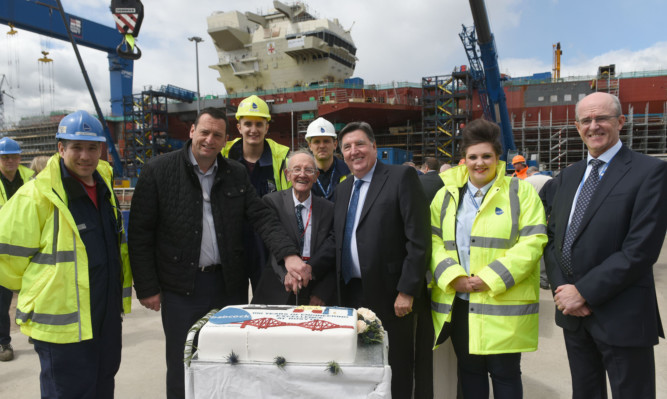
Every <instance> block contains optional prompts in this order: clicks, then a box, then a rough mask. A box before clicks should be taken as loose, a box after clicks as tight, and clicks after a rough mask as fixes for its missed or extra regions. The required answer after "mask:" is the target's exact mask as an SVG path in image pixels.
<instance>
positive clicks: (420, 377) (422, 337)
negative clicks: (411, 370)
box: [415, 295, 434, 399]
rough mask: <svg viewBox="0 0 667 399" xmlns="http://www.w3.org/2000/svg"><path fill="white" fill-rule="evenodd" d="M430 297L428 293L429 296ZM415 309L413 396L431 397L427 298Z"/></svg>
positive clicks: (430, 345) (430, 347) (431, 371)
mask: <svg viewBox="0 0 667 399" xmlns="http://www.w3.org/2000/svg"><path fill="white" fill-rule="evenodd" d="M428 298H430V295H429V297H428ZM417 306H418V308H417V309H415V312H416V319H417V326H416V328H417V329H416V331H415V398H419V399H422V398H423V399H430V398H433V337H434V331H433V318H432V317H431V306H430V303H429V301H428V300H424V301H422V303H421V304H419V305H417Z"/></svg>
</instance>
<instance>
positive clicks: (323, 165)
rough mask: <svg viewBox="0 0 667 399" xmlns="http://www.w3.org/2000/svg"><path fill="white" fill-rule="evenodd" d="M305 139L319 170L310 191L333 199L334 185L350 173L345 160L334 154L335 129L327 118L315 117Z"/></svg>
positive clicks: (336, 142) (336, 141) (336, 143)
mask: <svg viewBox="0 0 667 399" xmlns="http://www.w3.org/2000/svg"><path fill="white" fill-rule="evenodd" d="M306 141H307V142H308V148H310V151H311V152H312V153H313V155H314V156H315V161H316V162H317V169H319V171H320V175H319V177H318V178H317V181H316V182H315V184H313V189H312V193H313V194H314V195H316V196H318V197H324V198H326V199H328V200H330V201H333V194H334V191H335V190H336V186H337V185H338V183H340V182H342V181H343V180H345V177H346V176H347V175H348V174H350V168H348V167H347V165H346V164H345V162H343V161H342V160H340V159H338V158H337V157H336V156H334V151H335V150H336V146H338V140H337V139H336V129H335V128H334V125H333V124H332V123H331V122H329V121H328V120H326V119H324V118H317V119H315V120H314V121H312V122H311V123H310V125H308V130H307V131H306Z"/></svg>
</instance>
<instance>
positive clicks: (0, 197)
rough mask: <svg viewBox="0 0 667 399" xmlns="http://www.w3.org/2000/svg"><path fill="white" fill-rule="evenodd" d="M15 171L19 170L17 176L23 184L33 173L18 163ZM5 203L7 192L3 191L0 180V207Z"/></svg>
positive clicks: (3, 187) (3, 186)
mask: <svg viewBox="0 0 667 399" xmlns="http://www.w3.org/2000/svg"><path fill="white" fill-rule="evenodd" d="M17 172H19V173H18V176H17V177H20V178H21V180H23V184H26V183H27V182H28V180H30V178H31V177H32V175H34V174H35V171H34V170H32V169H30V168H26V167H25V166H23V165H19V168H18V170H17ZM6 203H7V192H6V191H5V185H4V184H2V183H1V182H0V208H1V207H3V206H4V205H5V204H6Z"/></svg>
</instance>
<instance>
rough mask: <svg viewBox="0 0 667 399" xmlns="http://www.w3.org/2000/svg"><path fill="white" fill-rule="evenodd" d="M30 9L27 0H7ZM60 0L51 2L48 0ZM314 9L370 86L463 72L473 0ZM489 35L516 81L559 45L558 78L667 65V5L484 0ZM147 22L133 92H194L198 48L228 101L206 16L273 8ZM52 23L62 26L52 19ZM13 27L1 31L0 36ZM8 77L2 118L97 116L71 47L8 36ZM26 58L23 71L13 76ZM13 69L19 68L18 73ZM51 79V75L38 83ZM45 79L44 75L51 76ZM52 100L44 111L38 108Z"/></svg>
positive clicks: (236, 4)
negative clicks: (606, 68) (342, 36)
mask: <svg viewBox="0 0 667 399" xmlns="http://www.w3.org/2000/svg"><path fill="white" fill-rule="evenodd" d="M2 1H3V2H5V1H13V2H19V1H27V0H2ZM49 1H52V0H49ZM62 3H63V6H64V7H65V11H67V12H68V13H71V14H74V15H77V16H79V17H82V18H86V19H90V20H93V21H95V22H99V23H102V24H105V25H108V26H110V27H111V26H113V20H112V16H111V13H110V11H109V5H110V1H109V0H62ZM306 3H307V4H308V5H309V8H310V10H311V11H314V12H315V13H316V14H317V15H318V16H319V17H321V18H329V19H333V18H338V19H339V21H340V22H341V24H342V25H343V27H345V28H351V29H352V37H353V39H354V42H355V44H356V46H357V57H358V62H357V67H356V70H355V73H354V76H358V77H361V78H363V79H364V80H365V82H366V84H372V83H378V84H381V83H391V82H392V81H397V82H406V81H407V82H415V83H418V82H420V81H421V78H422V77H423V76H433V75H445V74H449V73H451V71H452V70H453V68H454V66H457V65H461V64H467V59H466V56H465V52H464V50H463V46H462V45H461V41H460V40H459V37H458V33H459V32H460V31H461V25H462V24H463V25H466V26H469V25H472V23H473V21H472V15H471V12H470V7H469V3H468V1H466V0H412V1H394V0H335V1H323V0H311V1H306ZM486 3H487V11H488V14H489V20H490V24H491V30H492V32H493V33H494V35H495V39H496V45H497V49H498V54H499V63H500V68H501V71H502V72H503V73H507V74H509V75H511V76H526V75H532V74H533V73H539V72H547V71H551V68H552V44H554V43H556V42H560V43H561V46H562V49H563V56H562V61H561V76H584V75H594V74H595V73H596V72H597V67H598V66H600V65H608V64H616V71H617V73H618V72H632V71H648V70H660V69H663V70H665V69H667V35H665V33H667V28H665V20H664V18H665V15H667V2H666V1H664V0H642V1H640V2H636V1H635V2H632V1H628V0H622V1H621V0H609V1H599V0H589V1H581V0H577V1H575V0H487V2H486ZM143 4H144V10H145V15H144V21H143V25H142V27H141V32H140V34H139V38H138V45H139V47H140V48H141V49H142V52H143V56H142V58H141V59H140V60H138V61H136V62H135V64H134V65H135V69H134V92H139V91H141V90H142V88H144V87H145V86H147V85H153V86H154V87H159V86H161V85H166V84H173V85H176V86H180V87H183V88H186V89H190V90H193V91H195V90H196V75H195V69H196V68H195V48H194V47H195V45H194V43H193V42H190V41H188V40H187V38H188V37H190V36H200V37H202V38H203V39H204V42H203V43H200V45H199V61H200V90H201V93H202V95H206V94H224V93H225V91H224V86H223V85H222V84H221V83H220V82H218V81H217V80H216V78H217V77H218V75H217V73H216V72H215V71H214V70H212V69H210V68H208V66H209V65H212V64H215V63H216V62H217V56H216V52H215V48H214V46H213V44H212V40H211V38H210V37H209V36H208V34H207V26H206V17H207V16H209V15H210V14H211V13H213V12H215V11H232V10H238V11H241V12H245V11H252V12H255V13H257V12H266V11H268V10H269V9H271V8H272V4H273V2H272V1H271V0H244V1H237V0H196V1H183V0H143ZM54 23H62V22H61V19H60V17H59V16H58V15H54ZM2 29H4V31H8V30H9V28H8V27H7V26H4V25H0V30H2ZM0 49H1V50H0V74H6V75H7V78H8V79H9V82H10V85H8V84H5V85H4V86H3V87H2V89H3V90H5V91H7V92H8V93H9V94H11V95H12V96H13V97H15V100H12V99H10V98H8V97H5V119H6V120H7V121H9V122H16V121H17V120H18V119H20V117H23V116H31V115H39V114H40V113H41V112H42V108H43V107H44V108H45V110H46V111H47V112H48V111H51V110H54V109H55V110H63V109H66V110H75V109H80V108H81V109H86V110H90V111H92V110H93V105H92V101H91V100H90V96H89V95H88V92H87V89H86V86H85V82H84V79H83V77H82V74H81V72H80V69H79V66H78V65H77V62H76V58H75V56H74V53H73V50H72V47H71V45H70V44H69V43H65V42H62V41H59V40H56V39H48V38H45V37H42V36H39V35H36V34H32V33H30V32H26V31H20V32H19V34H18V35H15V36H14V37H13V38H12V39H9V37H8V36H7V35H0ZM44 49H46V50H48V51H49V52H50V57H51V58H52V59H53V60H54V61H53V63H52V67H53V75H54V79H53V87H54V95H53V96H52V98H53V104H51V96H49V95H48V92H49V90H48V89H49V85H48V84H47V85H46V87H45V89H46V90H42V91H46V92H47V94H45V95H41V94H40V90H39V82H40V74H42V73H45V72H48V68H46V71H40V68H38V62H37V59H38V58H39V57H40V56H41V51H42V50H44ZM80 51H81V54H82V56H83V59H84V63H85V66H86V69H87V70H88V73H89V74H90V78H91V80H92V82H93V86H94V88H95V91H96V94H97V97H98V99H99V101H100V104H101V107H102V110H103V112H104V113H110V106H109V102H108V99H109V74H108V61H107V58H106V54H105V53H101V52H99V51H94V50H90V49H87V48H83V47H80ZM17 61H18V65H19V70H20V73H17V68H16V65H17V64H16V63H17ZM10 63H11V65H10ZM42 76H43V75H42ZM45 81H46V83H48V77H47V79H46V80H45ZM42 104H44V105H42Z"/></svg>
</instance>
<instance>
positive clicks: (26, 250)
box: [0, 111, 132, 398]
mask: <svg viewBox="0 0 667 399" xmlns="http://www.w3.org/2000/svg"><path fill="white" fill-rule="evenodd" d="M56 139H57V140H58V153H57V154H55V155H54V156H53V157H51V159H49V162H48V163H47V165H46V168H45V169H44V170H42V171H41V172H40V173H39V175H38V176H37V177H36V178H35V179H34V180H30V181H29V182H27V183H25V184H24V185H23V187H21V188H20V189H19V190H18V191H17V192H16V194H15V195H14V196H13V197H12V199H11V200H9V201H8V202H7V204H5V206H3V207H2V209H0V226H4V227H3V228H2V229H0V285H2V286H5V287H7V288H9V289H12V290H18V291H19V295H18V302H17V306H16V322H17V324H19V325H20V327H21V332H23V333H24V334H26V335H28V336H30V337H31V338H32V339H33V340H34V345H35V351H36V352H37V354H38V355H39V361H40V365H41V373H40V385H41V396H42V397H43V398H56V397H57V398H113V394H114V378H115V375H116V372H117V371H118V369H119V367H120V354H121V346H122V345H121V322H122V314H123V313H128V312H129V311H130V302H131V294H132V274H131V271H130V265H129V260H128V255H127V244H126V243H125V240H124V237H125V236H124V234H123V223H122V216H121V213H120V211H118V203H117V200H116V197H115V196H114V194H113V188H112V181H113V176H112V168H111V166H110V165H109V164H108V163H107V162H105V161H101V160H100V156H101V153H102V144H103V143H104V142H105V141H106V139H105V138H104V136H103V135H102V124H101V123H100V121H99V120H97V119H96V118H95V117H93V116H91V115H89V114H88V113H87V112H85V111H77V112H74V113H72V114H69V115H67V116H65V118H63V120H62V121H61V122H60V125H59V126H58V133H57V134H56Z"/></svg>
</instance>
